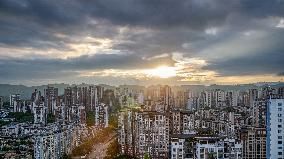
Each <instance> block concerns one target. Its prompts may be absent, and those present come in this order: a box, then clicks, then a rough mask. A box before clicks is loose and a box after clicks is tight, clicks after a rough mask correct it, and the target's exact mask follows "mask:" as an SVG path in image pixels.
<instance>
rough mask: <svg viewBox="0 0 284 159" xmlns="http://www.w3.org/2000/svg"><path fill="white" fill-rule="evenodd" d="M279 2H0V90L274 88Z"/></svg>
mask: <svg viewBox="0 0 284 159" xmlns="http://www.w3.org/2000/svg"><path fill="white" fill-rule="evenodd" d="M283 3H284V1H281V0H271V1H265V0H260V1H259V0H258V1H256V0H252V1H246V0H239V1H215V0H213V1H212V0H203V1H200V0H190V1H187V0H181V1H178V2H177V1H171V0H157V1H152V0H143V1H131V0H124V1H116V0H95V1H87V0H82V1H70V0H60V1H55V0H48V1H47V0H21V1H17V0H1V1H0V83H9V84H24V85H41V84H48V83H61V82H64V83H82V82H85V83H90V84H93V83H94V84H97V83H106V84H112V85H119V84H140V85H150V84H158V83H161V84H171V85H179V84H214V83H216V84H239V83H256V82H278V81H282V82H283V81H284V80H283V68H284V62H283V59H284V53H283V51H284V47H283V46H284V45H283V42H284V5H283Z"/></svg>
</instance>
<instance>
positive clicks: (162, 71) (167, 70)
mask: <svg viewBox="0 0 284 159" xmlns="http://www.w3.org/2000/svg"><path fill="white" fill-rule="evenodd" d="M146 74H147V75H149V76H156V77H160V78H170V77H174V76H176V68H175V67H168V66H160V67H158V68H155V69H150V70H147V71H146Z"/></svg>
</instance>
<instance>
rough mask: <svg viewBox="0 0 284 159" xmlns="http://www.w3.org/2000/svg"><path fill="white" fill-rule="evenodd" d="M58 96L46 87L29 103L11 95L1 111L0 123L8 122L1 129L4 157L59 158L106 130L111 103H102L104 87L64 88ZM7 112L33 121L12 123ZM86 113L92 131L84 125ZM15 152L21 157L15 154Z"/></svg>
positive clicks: (18, 95)
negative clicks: (90, 119)
mask: <svg viewBox="0 0 284 159" xmlns="http://www.w3.org/2000/svg"><path fill="white" fill-rule="evenodd" d="M58 92H59V91H58V88H55V87H50V86H48V87H47V88H46V89H44V91H43V93H42V92H41V91H39V90H35V91H34V92H33V93H32V95H31V99H30V100H23V99H21V96H20V94H11V95H10V108H8V109H7V110H8V112H7V110H6V109H5V110H4V109H3V111H1V120H5V121H10V122H11V123H10V124H8V125H4V126H1V128H0V138H1V142H0V147H1V150H3V147H4V150H5V152H6V153H5V154H4V157H8V158H13V157H15V158H17V157H18V158H21V157H23V156H33V157H34V158H37V159H41V158H42V159H45V158H62V156H63V154H70V153H71V151H72V150H73V149H74V148H75V147H76V146H78V145H80V144H81V143H82V142H83V141H84V140H86V139H88V138H89V137H90V135H93V134H91V133H93V132H94V131H93V129H100V128H103V127H108V122H109V109H110V105H109V104H111V102H109V101H108V100H104V99H103V98H107V96H106V97H104V88H103V87H100V86H88V87H78V86H73V87H67V88H65V89H64V93H63V94H62V95H59V93H58ZM10 112H12V113H14V114H17V113H18V112H20V113H24V114H26V113H27V114H31V115H32V120H31V121H27V122H24V123H23V122H20V123H18V122H13V121H14V120H15V119H13V118H9V113H10ZM87 112H90V113H91V116H94V117H92V119H94V121H93V123H94V125H93V126H92V127H91V128H89V127H87V125H86V113H87ZM2 139H5V140H3V141H2ZM19 140H20V141H21V143H20V144H18V143H17V142H18V141H19ZM28 143H29V144H28ZM19 145H20V147H19ZM14 149H17V150H18V149H19V150H20V152H21V153H19V151H16V153H15V151H13V150H14ZM0 155H1V154H0ZM2 157H3V156H2Z"/></svg>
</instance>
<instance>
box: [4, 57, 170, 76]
mask: <svg viewBox="0 0 284 159" xmlns="http://www.w3.org/2000/svg"><path fill="white" fill-rule="evenodd" d="M174 63H175V61H173V60H172V59H171V58H169V57H164V58H156V59H152V60H148V59H143V58H140V57H138V56H135V55H115V54H98V55H94V56H87V55H83V56H80V57H77V58H69V59H67V60H63V59H6V60H0V68H1V69H0V79H15V78H17V79H27V78H33V79H35V78H39V79H41V78H51V77H56V76H58V77H62V76H63V77H64V76H66V77H68V76H76V75H78V72H76V71H86V70H98V69H147V68H152V67H157V66H160V65H168V66H173V65H174Z"/></svg>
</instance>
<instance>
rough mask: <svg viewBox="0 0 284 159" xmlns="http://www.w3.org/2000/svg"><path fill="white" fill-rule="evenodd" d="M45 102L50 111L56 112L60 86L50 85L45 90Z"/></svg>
mask: <svg viewBox="0 0 284 159" xmlns="http://www.w3.org/2000/svg"><path fill="white" fill-rule="evenodd" d="M44 96H45V99H44V102H45V105H46V106H47V111H48V113H52V114H55V111H54V109H55V107H56V105H57V98H58V88H54V87H50V86H48V87H47V89H45V90H44Z"/></svg>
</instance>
